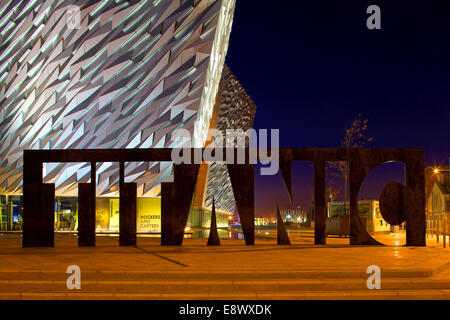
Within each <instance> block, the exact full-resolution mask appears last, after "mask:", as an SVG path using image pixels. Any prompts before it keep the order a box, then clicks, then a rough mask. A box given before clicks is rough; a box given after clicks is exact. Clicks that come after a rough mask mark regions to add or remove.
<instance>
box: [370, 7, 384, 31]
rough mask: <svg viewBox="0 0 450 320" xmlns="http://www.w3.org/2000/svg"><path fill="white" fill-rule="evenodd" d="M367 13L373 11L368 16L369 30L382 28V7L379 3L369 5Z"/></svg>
mask: <svg viewBox="0 0 450 320" xmlns="http://www.w3.org/2000/svg"><path fill="white" fill-rule="evenodd" d="M367 13H372V15H371V16H369V17H368V18H367V23H366V25H367V28H368V29H369V30H373V29H381V9H380V7H379V6H377V5H374V4H373V5H371V6H368V7H367Z"/></svg>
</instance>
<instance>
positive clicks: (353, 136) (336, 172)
mask: <svg viewBox="0 0 450 320" xmlns="http://www.w3.org/2000/svg"><path fill="white" fill-rule="evenodd" d="M367 122H368V119H363V117H362V115H361V113H359V114H358V116H357V117H356V118H355V120H353V122H352V125H351V127H350V128H348V129H347V128H346V129H345V134H344V140H343V141H341V147H342V148H345V149H350V148H362V147H364V146H365V145H366V143H368V142H371V141H373V137H369V136H367V135H366V130H367ZM328 168H329V169H331V173H332V177H337V176H340V177H343V178H344V204H345V213H346V214H347V200H348V180H349V172H348V162H347V161H333V162H329V163H328ZM328 189H329V191H328V192H329V195H331V196H332V197H333V198H334V196H335V195H336V194H339V192H337V193H336V189H337V188H336V187H335V181H334V179H331V181H330V183H329V185H328Z"/></svg>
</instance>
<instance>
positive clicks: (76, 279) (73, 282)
mask: <svg viewBox="0 0 450 320" xmlns="http://www.w3.org/2000/svg"><path fill="white" fill-rule="evenodd" d="M66 273H73V274H72V275H71V276H70V277H69V278H67V282H66V284H67V289H69V290H73V289H81V270H80V267H79V266H77V265H71V266H68V267H67V270H66Z"/></svg>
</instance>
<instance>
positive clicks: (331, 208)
mask: <svg viewBox="0 0 450 320" xmlns="http://www.w3.org/2000/svg"><path fill="white" fill-rule="evenodd" d="M358 211H359V217H360V219H361V222H362V224H363V226H365V227H366V230H367V231H368V232H383V231H390V228H391V226H390V224H388V223H387V222H386V221H384V219H383V217H382V216H381V212H380V205H379V202H378V201H377V200H360V201H358ZM340 216H348V217H349V216H350V203H349V202H347V206H346V205H345V203H344V202H342V201H334V202H329V203H328V213H327V217H328V219H332V218H337V217H340Z"/></svg>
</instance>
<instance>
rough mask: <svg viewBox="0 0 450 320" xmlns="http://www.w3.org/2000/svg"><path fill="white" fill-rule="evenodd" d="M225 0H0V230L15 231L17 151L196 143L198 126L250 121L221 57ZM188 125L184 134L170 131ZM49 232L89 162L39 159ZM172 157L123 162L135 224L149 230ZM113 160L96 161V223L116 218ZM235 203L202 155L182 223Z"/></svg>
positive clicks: (200, 143) (202, 140)
mask: <svg viewBox="0 0 450 320" xmlns="http://www.w3.org/2000/svg"><path fill="white" fill-rule="evenodd" d="M234 8H235V0H148V1H122V0H114V1H113V0H111V1H77V0H74V1H63V0H57V1H49V0H42V1H1V2H0V198H1V206H0V208H1V214H0V231H3V230H21V228H22V193H23V152H24V150H30V149H41V150H54V149H134V148H144V149H146V148H173V147H181V146H191V147H204V146H206V145H207V144H208V130H209V129H210V128H215V129H219V130H223V131H225V129H243V130H244V131H245V130H247V129H249V128H251V127H252V126H253V119H254V116H255V112H256V106H255V104H254V103H253V102H252V100H251V98H250V97H249V96H248V94H247V93H246V91H245V90H244V88H243V87H242V86H241V85H240V83H239V81H238V79H237V78H236V77H235V76H234V74H233V73H232V71H231V70H230V69H229V68H228V67H227V66H226V65H225V57H226V54H227V48H228V41H229V38H230V33H231V30H232V23H233V13H234ZM177 129H186V130H188V131H189V132H190V138H187V137H184V138H183V139H180V138H178V139H176V138H177V137H176V134H175V132H176V130H177ZM42 170H43V179H44V180H43V182H44V183H54V184H55V195H56V198H55V230H64V231H76V230H77V227H78V200H77V196H78V183H87V182H89V181H90V164H89V163H46V164H44V165H43V168H42ZM172 175H173V165H172V163H170V162H142V163H138V162H130V163H126V164H125V176H126V179H127V182H135V183H136V184H137V196H138V200H137V231H138V232H143V233H145V232H149V233H152V232H158V231H159V229H160V216H161V183H162V182H164V181H169V180H170V179H171V177H172ZM118 192H119V164H118V163H97V164H96V230H97V232H114V231H117V230H118V227H119V215H120V212H119V198H118V195H119V194H118ZM213 197H214V199H215V204H216V210H217V224H218V226H219V227H220V226H226V225H227V224H228V216H229V215H230V214H232V213H233V212H234V210H235V201H234V197H233V192H232V188H231V183H230V178H229V176H228V171H227V169H226V167H225V165H222V164H220V163H202V165H201V167H200V170H199V174H198V178H197V184H196V188H195V193H194V196H193V199H192V206H191V211H190V216H189V220H188V224H189V225H190V226H192V227H209V223H210V215H211V214H210V212H211V206H212V199H213Z"/></svg>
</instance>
